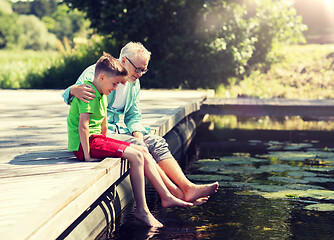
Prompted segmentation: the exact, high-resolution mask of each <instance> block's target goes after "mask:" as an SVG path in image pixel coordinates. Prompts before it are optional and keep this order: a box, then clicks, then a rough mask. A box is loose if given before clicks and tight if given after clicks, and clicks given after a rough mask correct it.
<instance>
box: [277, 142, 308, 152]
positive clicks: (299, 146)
mask: <svg viewBox="0 0 334 240" xmlns="http://www.w3.org/2000/svg"><path fill="white" fill-rule="evenodd" d="M312 146H313V145H312V144H310V143H291V144H289V145H288V146H286V147H284V148H283V149H284V150H289V151H291V150H300V149H302V148H308V147H312Z"/></svg>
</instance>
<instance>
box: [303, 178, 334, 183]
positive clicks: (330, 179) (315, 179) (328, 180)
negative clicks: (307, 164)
mask: <svg viewBox="0 0 334 240" xmlns="http://www.w3.org/2000/svg"><path fill="white" fill-rule="evenodd" d="M304 180H306V181H308V182H322V183H324V182H334V179H332V178H325V177H305V178H304Z"/></svg>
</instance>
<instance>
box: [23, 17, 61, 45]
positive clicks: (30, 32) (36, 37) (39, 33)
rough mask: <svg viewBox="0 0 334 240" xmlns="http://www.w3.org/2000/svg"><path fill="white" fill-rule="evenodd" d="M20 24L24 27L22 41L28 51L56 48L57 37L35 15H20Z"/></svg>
mask: <svg viewBox="0 0 334 240" xmlns="http://www.w3.org/2000/svg"><path fill="white" fill-rule="evenodd" d="M18 23H19V24H20V25H21V26H22V27H23V35H22V41H23V42H24V47H25V48H27V49H34V50H44V49H55V48H56V37H55V35H53V34H51V33H49V32H48V30H47V28H46V26H45V25H44V24H43V22H41V21H40V20H39V19H38V18H37V17H36V16H34V15H20V16H19V18H18Z"/></svg>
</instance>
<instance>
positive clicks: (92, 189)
mask: <svg viewBox="0 0 334 240" xmlns="http://www.w3.org/2000/svg"><path fill="white" fill-rule="evenodd" d="M0 95H1V99H0V130H1V134H0V196H1V197H0V236H1V237H0V238H1V239H11V240H14V239H56V238H59V239H64V238H66V239H94V238H95V237H96V236H97V235H98V234H99V232H100V231H101V230H102V229H103V228H105V227H106V226H108V224H109V222H110V221H113V219H114V218H115V216H117V215H118V214H119V213H120V212H121V210H122V209H123V208H124V207H125V206H126V205H127V204H128V203H129V202H130V201H131V200H132V198H133V197H132V191H131V185H130V181H129V176H128V163H127V161H126V160H121V159H117V158H107V159H105V160H103V161H101V162H80V161H77V160H76V159H75V158H74V157H73V154H72V153H70V152H68V151H67V133H66V130H67V129H66V118H67V113H68V106H67V105H66V104H65V103H64V102H63V100H62V97H61V91H59V90H0ZM207 97H213V91H178V90H176V91H172V90H171V91H169V90H143V91H142V92H141V109H142V115H143V120H144V125H145V126H149V127H151V129H152V130H153V133H154V134H157V135H160V136H165V137H166V139H167V141H168V143H169V145H170V148H171V150H172V152H173V153H174V154H176V155H177V154H178V153H179V152H180V151H182V149H183V148H184V145H185V144H187V141H188V140H189V139H190V138H191V136H192V133H193V132H194V130H195V128H196V116H195V115H194V113H198V110H199V109H200V105H201V102H202V101H203V100H204V99H205V98H207Z"/></svg>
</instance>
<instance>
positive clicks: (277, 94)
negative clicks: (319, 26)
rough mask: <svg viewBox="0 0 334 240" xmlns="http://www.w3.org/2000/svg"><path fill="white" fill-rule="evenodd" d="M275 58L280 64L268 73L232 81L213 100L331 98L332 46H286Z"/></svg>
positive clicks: (333, 75) (333, 85)
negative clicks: (216, 98)
mask: <svg viewBox="0 0 334 240" xmlns="http://www.w3.org/2000/svg"><path fill="white" fill-rule="evenodd" d="M276 55H277V56H278V59H279V60H278V61H276V62H275V63H274V64H273V65H272V66H271V68H270V69H269V71H267V72H261V71H259V70H254V71H252V73H251V74H250V75H249V76H248V77H245V78H244V79H243V80H241V81H237V80H235V79H231V80H230V83H231V84H230V86H219V87H218V88H217V90H216V97H228V98H236V97H238V96H248V97H254V98H291V99H328V98H334V81H333V80H334V72H333V66H334V44H325V45H320V44H312V45H293V46H285V47H283V48H282V49H279V50H277V51H276ZM235 82H236V83H235Z"/></svg>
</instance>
